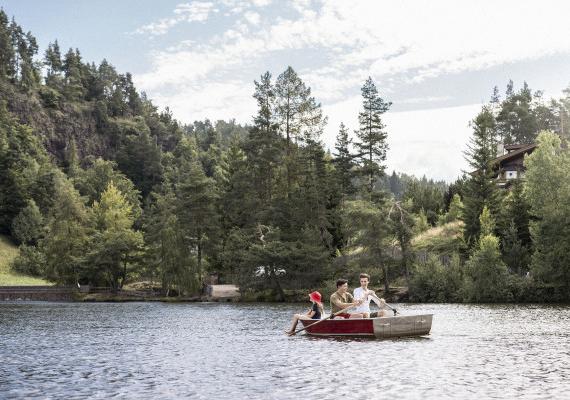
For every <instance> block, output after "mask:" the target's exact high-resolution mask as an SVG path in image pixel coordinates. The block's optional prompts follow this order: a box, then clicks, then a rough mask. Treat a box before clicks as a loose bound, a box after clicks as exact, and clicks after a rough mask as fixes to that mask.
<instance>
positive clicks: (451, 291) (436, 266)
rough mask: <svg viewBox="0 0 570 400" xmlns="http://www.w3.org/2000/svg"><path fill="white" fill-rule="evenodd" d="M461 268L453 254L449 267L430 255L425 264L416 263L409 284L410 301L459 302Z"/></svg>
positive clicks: (456, 256)
mask: <svg viewBox="0 0 570 400" xmlns="http://www.w3.org/2000/svg"><path fill="white" fill-rule="evenodd" d="M463 279H464V278H463V268H462V266H461V264H460V260H459V256H458V255H457V254H455V255H454V256H453V258H452V259H451V262H450V263H449V265H447V266H446V265H443V264H442V263H441V262H440V260H439V259H438V258H437V257H436V256H434V255H432V256H430V257H429V258H428V259H427V261H426V262H425V263H416V264H415V266H414V270H413V275H412V280H411V282H410V300H412V301H417V302H436V303H443V302H456V301H460V300H461V297H460V296H461V289H462V286H463Z"/></svg>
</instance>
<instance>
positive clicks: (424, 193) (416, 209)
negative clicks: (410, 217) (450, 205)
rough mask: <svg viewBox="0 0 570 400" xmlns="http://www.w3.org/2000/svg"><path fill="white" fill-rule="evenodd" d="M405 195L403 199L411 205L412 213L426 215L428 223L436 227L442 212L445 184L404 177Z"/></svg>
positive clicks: (424, 178)
mask: <svg viewBox="0 0 570 400" xmlns="http://www.w3.org/2000/svg"><path fill="white" fill-rule="evenodd" d="M403 181H404V185H405V186H404V193H403V195H402V199H403V200H404V201H406V202H409V203H410V211H411V212H413V213H416V214H420V213H422V212H423V213H424V215H425V216H426V218H427V221H428V223H429V224H430V225H431V226H435V225H436V223H437V220H438V216H439V214H440V213H441V212H442V210H443V207H444V204H443V196H444V192H445V187H446V185H445V183H443V182H434V181H433V180H431V179H430V180H428V179H427V178H426V177H425V176H424V177H422V179H417V178H415V177H408V176H404V177H403Z"/></svg>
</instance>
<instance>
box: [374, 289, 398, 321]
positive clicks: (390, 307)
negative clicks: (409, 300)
mask: <svg viewBox="0 0 570 400" xmlns="http://www.w3.org/2000/svg"><path fill="white" fill-rule="evenodd" d="M368 295H369V296H372V297H376V299H377V300H378V301H381V299H379V298H378V296H376V295H375V294H368ZM384 304H385V305H386V307H388V308H389V309H390V310H392V311H393V312H394V316H395V315H396V314H397V313H398V310H396V309H395V308H394V307H392V306H391V305H390V304H388V303H386V300H384Z"/></svg>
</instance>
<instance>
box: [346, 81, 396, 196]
mask: <svg viewBox="0 0 570 400" xmlns="http://www.w3.org/2000/svg"><path fill="white" fill-rule="evenodd" d="M361 91H362V106H363V111H361V112H360V113H359V114H358V123H359V125H360V126H359V129H358V130H357V131H356V136H357V137H358V139H359V141H358V142H356V143H355V146H356V148H357V150H358V153H359V154H358V155H359V158H360V171H361V173H362V175H363V176H365V177H366V178H367V182H366V183H365V186H366V190H367V191H368V195H369V196H370V195H371V193H372V192H373V190H374V183H375V181H376V178H378V177H380V176H382V175H383V174H384V169H385V168H386V167H385V166H384V165H383V164H382V163H383V162H384V161H385V160H386V151H387V149H388V143H387V141H386V139H387V136H388V135H387V133H386V132H385V131H384V128H385V126H384V123H383V122H382V114H384V113H385V112H386V111H388V109H389V108H390V106H391V105H392V103H391V102H386V101H384V100H383V99H382V98H381V97H380V96H379V95H378V89H376V85H375V84H374V81H373V80H372V78H370V77H368V79H367V80H366V82H364V85H363V86H362V89H361Z"/></svg>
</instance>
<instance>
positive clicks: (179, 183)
mask: <svg viewBox="0 0 570 400" xmlns="http://www.w3.org/2000/svg"><path fill="white" fill-rule="evenodd" d="M22 32H23V30H22V29H21V28H20V27H19V26H18V25H17V24H16V23H15V22H14V21H12V22H9V20H8V18H7V17H6V15H5V13H4V12H3V11H0V95H1V99H2V104H1V105H0V172H1V176H0V231H1V232H4V233H7V234H9V235H11V236H12V237H13V238H14V240H16V241H17V242H18V243H19V245H20V256H19V257H18V258H17V259H16V261H15V262H14V263H13V265H12V268H14V269H15V270H17V271H20V272H25V273H29V274H33V275H38V276H43V277H46V278H48V279H50V280H52V281H54V282H57V283H61V284H76V283H81V284H86V283H89V284H91V285H95V286H111V287H113V288H120V287H122V286H123V285H124V284H125V283H127V282H129V281H134V280H152V281H154V282H157V283H160V284H161V285H162V288H163V290H164V292H165V293H166V294H168V293H178V294H192V293H196V292H198V291H200V290H201V287H202V284H203V282H204V280H205V277H206V275H207V274H209V273H213V272H216V273H218V274H220V276H221V279H222V280H224V281H225V282H235V283H238V284H239V285H240V287H241V288H242V289H243V290H248V289H251V290H254V291H257V292H261V291H264V292H266V293H268V294H269V296H270V297H271V298H274V299H280V300H282V299H284V298H286V295H287V290H288V289H306V288H325V290H326V289H327V288H332V286H333V282H334V280H335V279H336V278H338V277H340V276H345V277H349V278H353V277H356V276H357V274H358V273H359V272H360V271H362V270H365V271H367V272H369V273H371V274H372V275H373V284H375V285H376V284H380V283H381V284H383V285H384V288H385V289H386V290H388V289H389V286H390V285H391V284H396V285H405V286H408V287H409V288H410V298H411V299H413V300H422V301H502V300H525V299H531V298H532V299H533V298H534V297H532V296H535V297H536V293H539V291H540V290H543V292H540V293H544V295H543V296H542V297H541V298H540V300H557V299H560V298H562V297H563V296H562V295H560V293H564V292H563V291H564V290H567V289H568V287H569V284H568V280H566V281H564V279H566V278H564V277H565V276H567V273H566V275H564V274H563V273H562V275H561V272H560V271H561V268H562V267H561V266H562V265H563V264H560V262H558V261H557V263H554V261H555V259H554V256H553V254H555V253H551V254H550V253H549V254H550V256H549V257H550V258H544V257H543V255H544V254H546V253H545V252H546V251H547V250H549V247H548V246H547V243H548V241H549V240H551V238H550V236H548V235H549V232H562V231H563V229H562V227H563V222H565V221H566V220H564V219H562V220H560V221H558V222H557V223H558V225H556V229H557V230H555V231H550V230H549V229H548V227H549V226H550V225H540V223H542V222H544V221H547V220H548V221H551V222H549V224H550V223H552V221H556V218H558V217H560V216H564V218H567V217H566V216H567V215H568V213H567V212H566V213H565V212H563V211H564V210H562V211H561V210H560V209H559V208H557V209H556V212H557V213H558V214H555V215H554V214H553V215H550V214H549V215H546V214H544V213H546V212H547V211H548V210H551V208H552V206H553V205H554V204H556V203H548V206H547V205H546V204H544V202H543V203H541V202H539V201H538V200H532V196H531V194H530V193H537V192H532V191H531V189H529V188H528V187H527V186H528V185H530V184H531V182H532V177H533V176H535V175H533V172H532V171H533V168H534V169H537V168H538V169H539V170H540V171H542V172H541V173H542V174H546V175H548V174H552V173H556V174H557V175H555V176H556V177H557V179H558V180H562V181H564V182H567V180H568V176H569V175H568V174H567V172H568V171H565V172H564V171H563V168H564V167H563V166H560V169H558V170H557V169H552V168H551V165H550V164H545V163H546V161H545V160H543V159H539V158H538V156H536V158H535V159H537V160H539V161H536V162H535V166H534V167H533V166H532V164H531V163H530V159H529V165H528V168H529V169H528V171H527V180H526V181H525V183H524V184H520V185H515V186H514V188H513V190H511V191H509V192H499V191H498V190H497V189H496V186H495V184H494V182H493V180H492V177H491V176H490V169H489V168H488V166H489V165H490V164H489V163H490V160H491V159H492V158H493V157H494V155H495V148H494V146H495V145H496V143H497V142H499V141H503V142H507V143H509V142H510V143H514V142H532V141H534V140H535V137H536V134H537V132H538V131H539V130H542V129H550V130H553V131H556V132H559V133H563V134H566V129H568V128H567V126H568V124H566V122H565V121H566V119H567V118H568V109H569V108H568V107H567V106H568V105H570V101H569V100H568V99H563V100H560V101H556V102H555V101H552V102H550V103H549V104H547V105H545V104H544V103H543V101H542V100H541V99H540V96H538V95H536V94H533V93H532V92H531V91H530V89H528V88H527V87H526V85H525V87H524V88H523V89H522V90H521V91H519V92H517V93H515V92H514V90H513V88H512V84H509V88H510V89H508V90H507V95H506V98H505V100H502V101H501V100H500V99H499V97H498V95H497V93H498V92H495V96H494V97H493V100H492V102H491V103H490V105H489V106H488V107H486V108H485V109H484V110H483V111H482V113H481V114H480V115H479V116H477V118H476V119H475V120H474V123H473V127H474V135H473V142H472V145H471V148H470V151H469V153H468V158H469V160H470V161H471V163H472V167H473V170H480V171H484V172H483V173H475V174H466V175H465V176H464V177H463V178H461V179H460V180H458V181H457V182H455V183H453V184H451V185H447V184H446V183H445V182H434V181H433V180H430V179H428V178H426V177H423V178H421V179H417V178H415V177H411V176H408V175H405V174H398V173H396V172H393V173H392V174H391V175H387V174H385V161H386V150H387V130H386V127H385V126H384V124H383V122H382V116H383V114H384V113H385V112H386V111H388V110H389V108H390V105H391V103H390V102H388V101H385V100H384V99H383V98H382V97H381V96H380V95H379V93H378V89H377V88H376V85H375V83H374V82H373V80H372V79H370V78H369V79H368V80H366V82H364V84H363V86H362V107H361V111H360V113H359V115H358V122H359V123H358V126H356V127H352V129H349V127H346V126H345V125H344V124H341V126H340V127H339V131H338V135H337V138H336V144H335V147H334V150H332V152H329V151H327V150H326V149H325V148H324V147H323V145H322V143H321V140H320V137H321V134H322V132H323V128H324V126H325V124H326V122H327V121H326V117H325V116H324V115H323V113H322V110H321V106H320V104H319V103H318V101H317V100H316V99H315V97H314V96H313V94H312V92H311V89H310V88H309V87H308V86H307V85H306V84H305V83H304V82H303V81H302V79H301V78H300V77H299V76H298V75H297V73H296V72H295V71H294V70H293V69H292V68H291V67H288V68H287V69H286V70H285V71H283V72H282V73H281V74H279V75H278V76H277V77H276V79H274V78H273V77H272V75H271V74H270V73H269V72H267V73H265V74H263V75H262V76H261V77H260V79H259V80H258V81H256V82H254V87H253V96H254V98H255V99H256V101H257V111H256V114H255V117H254V119H253V121H252V124H251V125H250V126H241V125H239V124H236V123H235V122H233V121H230V122H224V121H218V122H216V123H212V122H210V121H208V120H206V121H197V122H194V123H193V124H190V125H183V124H181V123H179V122H178V121H176V120H175V119H174V118H173V116H172V113H171V112H170V111H169V110H168V109H166V110H165V111H159V110H158V109H157V107H156V106H154V105H153V104H152V102H151V101H150V100H149V99H148V98H147V97H146V95H145V94H144V93H139V92H138V91H137V90H136V88H135V87H134V85H133V82H132V77H131V76H130V74H128V73H127V74H120V73H117V71H116V70H115V69H114V67H113V66H112V65H111V64H109V63H108V62H106V61H105V60H103V61H102V62H101V63H100V64H99V65H95V64H93V63H86V62H84V61H83V60H82V58H81V55H80V52H79V51H78V50H77V49H75V50H72V49H70V50H69V51H67V52H66V53H65V55H62V53H61V50H60V48H59V45H58V43H57V41H56V42H54V43H52V44H50V45H49V46H48V49H47V50H46V51H45V53H44V57H43V59H41V60H39V59H37V52H38V48H37V45H36V44H35V43H36V41H35V39H34V37H33V36H32V35H31V34H30V33H27V34H23V33H22ZM569 123H570V121H569ZM542 138H543V139H541V140H543V141H545V143H546V142H548V143H551V144H552V146H554V147H555V148H556V151H555V154H556V155H557V156H556V157H567V155H565V154H566V153H565V151H566V150H564V149H565V148H564V147H563V146H560V143H559V142H557V143H558V144H556V143H555V142H556V140H557V139H556V137H555V136H548V134H544V135H543V136H542ZM552 146H551V147H552ZM556 146H558V147H556ZM545 148H547V145H542V142H541V146H540V147H539V149H538V150H536V151H535V153H534V154H533V155H532V156H531V157H535V154H537V155H540V154H542V153H541V151H547V152H548V150H544V149H545ZM541 149H542V150H541ZM548 154H550V153H548ZM553 160H554V161H552V162H556V163H557V162H558V161H559V159H558V158H556V159H553ZM560 160H562V159H560ZM565 165H568V163H566V164H565ZM549 176H550V175H548V177H547V176H543V177H542V178H543V179H550V178H549ZM552 179H554V178H552ZM557 182H558V181H557ZM523 185H524V187H523ZM564 187H565V186H564V185H562V184H561V183H560V182H558V183H557V186H556V188H551V189H552V190H554V189H556V190H557V191H559V192H557V193H559V195H560V196H561V197H559V198H558V200H559V199H560V198H562V196H563V194H564V192H563V190H566V189H563V188H564ZM542 193H543V194H546V193H547V192H542ZM536 196H538V194H536ZM541 207H545V208H544V209H543V208H541ZM549 207H550V208H549ZM521 210H523V211H521ZM566 211H568V210H566ZM552 212H554V210H553V211H552ZM540 227H541V228H540ZM561 229H562V231H561ZM564 229H567V228H564ZM440 231H441V232H445V233H446V234H444V235H443V236H442V235H439V236H437V235H435V236H434V234H433V232H440ZM446 235H447V236H446ZM435 242H438V243H435ZM558 243H559V244H560V245H561V246H562V245H563V244H564V242H563V241H559V242H558ZM538 249H540V250H538ZM565 265H568V264H565ZM549 268H550V269H549ZM529 271H530V272H531V275H530V277H527V272H529ZM548 271H550V272H548ZM552 271H555V272H556V273H554V272H552ZM551 272H552V273H551ZM564 285H565V286H564ZM544 288H546V289H544ZM489 293H490V294H489ZM565 293H568V291H566V292H565Z"/></svg>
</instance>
